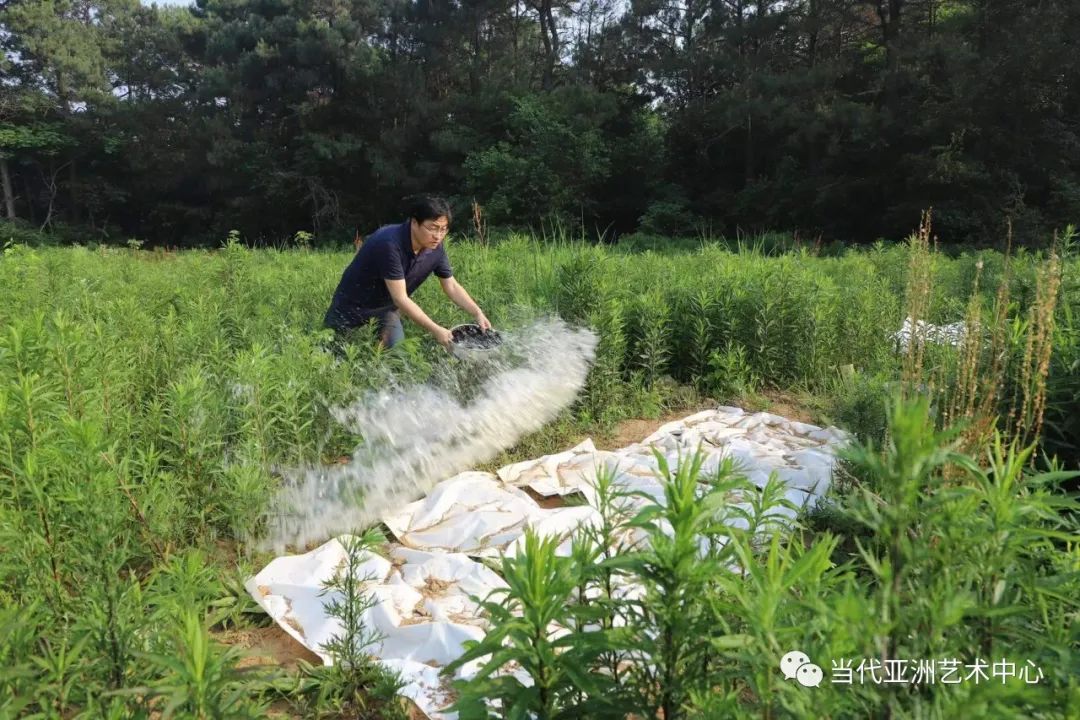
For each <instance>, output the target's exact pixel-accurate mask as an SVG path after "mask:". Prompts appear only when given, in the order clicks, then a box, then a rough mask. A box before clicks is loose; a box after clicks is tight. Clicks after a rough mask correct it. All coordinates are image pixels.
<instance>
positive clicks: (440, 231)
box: [413, 215, 450, 250]
mask: <svg viewBox="0 0 1080 720" xmlns="http://www.w3.org/2000/svg"><path fill="white" fill-rule="evenodd" d="M413 230H414V233H413V237H414V238H416V241H417V244H419V245H420V247H421V248H423V249H425V250H434V249H435V248H437V247H439V243H441V242H442V241H443V238H445V237H446V233H447V232H449V230H450V220H449V219H448V218H447V217H446V216H445V215H440V216H439V217H437V218H435V219H433V220H425V221H424V222H422V223H418V222H416V221H415V220H413Z"/></svg>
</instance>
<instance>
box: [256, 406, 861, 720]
mask: <svg viewBox="0 0 1080 720" xmlns="http://www.w3.org/2000/svg"><path fill="white" fill-rule="evenodd" d="M846 442H847V437H846V436H845V434H844V433H843V432H842V431H839V430H837V429H836V428H828V429H822V428H819V427H816V426H813V425H807V424H804V423H799V422H793V421H790V420H787V419H786V418H783V417H780V416H778V415H773V414H770V413H753V414H750V413H745V412H744V411H742V410H741V409H739V408H730V407H720V408H717V409H716V410H707V411H704V412H700V413H697V414H695V415H691V416H690V417H687V418H684V419H682V420H679V421H676V422H671V423H668V424H666V425H664V426H663V427H661V428H660V429H659V430H657V431H656V432H655V433H653V434H652V435H650V436H649V437H648V438H646V439H645V440H644V441H643V442H641V443H636V444H634V445H630V446H629V447H626V448H622V449H620V450H618V451H615V452H605V451H600V450H597V449H596V447H595V445H594V444H593V443H592V441H591V440H586V441H585V442H583V443H581V444H580V445H578V446H576V447H574V448H572V449H570V450H567V451H565V452H562V453H557V454H554V455H548V456H545V457H542V458H538V459H536V460H530V461H526V462H521V463H515V464H513V465H508V466H506V467H503V468H501V469H499V470H498V472H497V473H496V474H494V475H493V474H491V473H482V472H464V473H461V474H459V475H455V476H454V477H451V478H448V479H446V480H444V481H442V482H440V483H439V484H438V485H436V486H435V487H434V489H433V490H432V491H431V492H430V493H429V494H428V495H427V497H424V498H422V499H421V500H418V501H416V502H413V503H409V504H407V505H405V506H404V507H402V508H401V509H400V510H398V511H395V512H391V513H387V514H385V515H384V516H383V518H382V519H383V522H384V523H385V525H386V526H387V527H388V528H389V529H390V532H391V533H392V534H393V536H394V538H395V540H396V541H397V542H396V543H395V544H394V545H392V546H391V547H390V548H389V549H388V550H387V557H385V558H384V557H380V556H378V555H375V554H370V553H369V554H368V555H367V556H365V558H364V566H363V571H364V574H365V575H366V576H368V577H370V580H369V582H368V583H367V585H366V586H365V588H364V589H365V591H366V592H368V593H371V594H372V595H373V596H374V597H375V598H376V599H377V604H376V605H375V606H374V607H372V608H371V609H370V610H369V611H368V612H367V613H366V614H365V616H364V622H365V624H366V625H367V626H369V627H371V628H373V629H374V630H376V631H377V632H379V633H380V634H381V635H382V636H383V640H382V641H381V642H380V643H379V644H377V645H376V646H375V647H374V648H373V649H372V654H373V655H375V656H376V657H378V658H379V659H380V661H382V662H383V663H384V664H385V665H386V666H388V667H390V668H392V669H394V670H396V671H398V672H399V673H400V674H401V676H402V678H403V680H404V681H405V682H406V683H407V686H406V688H405V689H404V690H403V694H404V695H405V696H406V697H408V698H410V699H411V700H413V702H415V703H416V705H417V706H418V707H419V708H420V709H421V710H422V711H423V712H424V713H426V714H427V715H428V716H429V717H431V718H448V719H449V718H452V717H453V715H452V714H449V713H443V712H440V710H441V708H444V707H446V705H447V704H448V703H449V702H450V701H451V695H450V692H449V690H448V689H447V683H446V682H445V681H444V680H443V679H442V678H441V677H440V675H439V669H440V668H441V667H443V666H445V665H446V664H448V663H449V662H451V661H452V660H454V659H455V658H457V657H459V656H460V655H461V653H462V651H463V643H464V642H465V641H466V640H470V639H472V640H479V639H480V638H482V637H483V635H484V632H485V629H486V627H487V624H486V620H485V618H484V617H483V616H482V614H481V613H480V612H479V611H478V608H477V606H476V604H475V602H474V601H472V600H470V599H469V596H477V597H480V598H483V597H485V596H486V595H487V594H488V593H490V592H491V591H492V590H494V589H496V588H499V587H505V583H504V582H503V581H502V579H501V578H499V576H498V575H497V574H496V573H494V572H493V571H492V570H490V569H489V568H487V567H485V566H484V565H482V564H480V563H479V562H477V561H476V560H473V559H472V558H473V557H477V558H483V557H488V558H497V557H499V556H502V555H507V554H510V555H512V554H515V553H517V552H518V551H520V549H521V545H522V538H523V536H524V533H525V529H526V528H527V527H532V528H534V529H536V530H537V532H539V533H541V534H543V535H554V536H557V537H559V538H560V539H561V540H562V544H561V546H560V548H559V552H560V553H561V554H568V553H569V548H570V541H571V538H572V536H573V534H574V532H575V530H576V529H577V528H579V527H580V526H582V525H588V524H592V523H595V522H597V521H598V520H599V519H600V515H599V513H598V512H597V511H596V509H595V508H594V507H593V505H592V504H591V502H590V501H593V500H594V495H595V493H594V492H593V483H594V482H595V478H596V472H597V469H598V468H601V467H606V468H607V469H608V470H610V471H611V472H612V473H613V474H614V477H615V484H616V485H617V486H618V487H619V488H620V489H623V490H628V489H632V490H637V491H640V492H644V493H647V494H648V495H650V496H651V497H652V498H654V499H655V500H656V501H657V502H661V503H662V502H663V501H664V495H663V487H662V485H661V483H660V482H659V480H658V478H657V477H656V474H655V473H656V470H657V467H658V463H657V460H656V458H655V457H654V456H653V451H654V450H656V451H658V452H659V453H661V454H662V455H663V456H664V457H665V458H666V459H667V461H668V463H669V466H670V467H671V468H672V469H674V467H675V466H676V464H677V462H678V461H679V459H680V458H687V457H689V456H690V455H691V454H692V453H693V452H694V451H695V450H697V449H698V448H700V449H701V450H702V451H703V452H704V453H705V456H706V457H705V464H704V470H705V472H706V473H710V472H712V471H715V469H716V468H717V467H718V466H719V464H720V463H721V462H722V461H723V460H724V459H725V458H731V459H732V460H733V461H734V462H735V463H736V466H737V467H738V468H739V469H740V470H741V472H742V473H744V474H745V475H746V476H747V478H748V479H749V480H750V481H751V482H752V483H754V484H755V485H757V486H759V487H762V486H764V484H765V483H766V482H767V481H768V479H769V477H770V475H771V474H772V473H775V474H776V476H777V477H778V478H779V479H780V480H782V481H783V482H784V483H785V485H786V487H785V492H784V495H785V498H786V499H787V500H789V501H790V502H791V503H793V504H794V505H795V506H796V507H799V508H803V507H806V506H808V505H812V504H813V503H816V502H817V501H818V499H820V498H821V497H823V496H824V494H825V493H826V491H827V490H828V487H829V482H830V479H831V475H832V469H833V465H834V462H835V451H836V449H837V448H838V447H840V446H841V445H843V444H844V443H846ZM523 488H527V489H529V490H531V491H532V492H533V493H535V494H536V495H537V496H540V497H549V498H550V497H556V496H559V497H567V496H572V495H580V496H581V499H582V501H583V502H582V504H576V505H569V506H566V507H560V508H554V509H544V508H542V507H541V506H540V505H539V504H538V503H537V502H536V501H534V500H533V499H532V497H530V495H529V494H528V492H526V491H525V490H524V489H523ZM636 502H645V501H644V500H638V501H636ZM732 505H733V506H738V507H743V508H748V507H749V505H748V504H747V502H746V500H745V499H744V498H739V497H733V498H732ZM768 512H769V514H770V515H771V516H774V517H775V519H776V521H777V522H787V521H788V520H791V519H794V517H795V512H794V511H792V510H790V509H789V508H786V507H783V506H779V505H778V506H775V507H773V508H770V509H769V511H768ZM731 522H732V524H733V525H739V524H741V523H740V522H739V521H738V520H732V521H731ZM344 559H345V549H344V547H343V546H342V544H341V543H340V542H339V541H338V540H337V539H335V540H330V541H329V542H327V543H326V544H324V545H322V546H320V547H318V548H316V549H314V550H312V551H311V552H308V553H305V554H302V555H293V556H285V557H279V558H277V559H276V560H274V561H273V562H271V563H270V564H269V565H267V566H266V567H265V568H264V569H263V570H262V571H261V572H260V573H259V574H258V575H256V576H255V577H253V578H251V579H249V580H248V582H247V585H246V587H247V589H248V592H250V593H251V595H252V597H254V598H255V600H256V602H258V603H259V605H261V606H262V607H263V608H264V609H265V610H266V612H267V613H268V614H269V615H270V616H271V617H273V618H274V620H275V621H276V622H277V623H278V624H279V625H280V626H281V627H282V628H283V629H284V630H285V632H287V633H289V634H290V635H291V636H292V637H294V638H296V640H297V641H298V642H300V643H301V644H303V645H304V646H305V647H307V648H309V649H310V650H312V651H313V652H315V653H316V654H318V655H319V657H321V658H322V659H323V661H324V662H326V663H331V662H332V658H331V657H330V656H328V655H327V654H326V652H325V649H324V647H323V646H324V644H325V643H326V642H327V641H329V640H330V639H331V638H332V637H333V636H334V635H335V634H337V633H339V632H340V630H341V627H340V625H339V624H338V622H337V621H336V620H335V619H333V618H330V617H329V616H328V615H327V614H326V611H325V606H324V604H325V603H326V602H328V601H329V600H330V599H332V598H333V595H332V594H329V595H327V594H324V592H323V589H322V588H323V586H324V584H325V583H326V581H328V580H330V579H332V578H333V577H334V575H335V573H337V572H339V571H340V568H341V566H342V564H343V562H344ZM476 667H478V666H477V665H476V664H475V663H474V664H470V666H466V667H465V668H462V669H461V670H460V671H459V672H458V677H468V676H469V675H470V674H471V673H472V672H475V669H476Z"/></svg>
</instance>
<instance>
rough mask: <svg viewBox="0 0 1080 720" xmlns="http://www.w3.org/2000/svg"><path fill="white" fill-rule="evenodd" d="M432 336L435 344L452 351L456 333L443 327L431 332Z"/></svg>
mask: <svg viewBox="0 0 1080 720" xmlns="http://www.w3.org/2000/svg"><path fill="white" fill-rule="evenodd" d="M431 336H432V337H433V338H435V342H437V343H439V344H440V345H442V346H443V347H444V348H446V349H447V350H449V349H450V343H451V342H453V341H454V333H452V332H450V331H449V330H447V329H446V328H444V327H443V326H441V325H440V326H439V327H437V328H435V329H434V330H432V331H431Z"/></svg>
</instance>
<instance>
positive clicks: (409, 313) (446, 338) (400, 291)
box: [384, 279, 452, 347]
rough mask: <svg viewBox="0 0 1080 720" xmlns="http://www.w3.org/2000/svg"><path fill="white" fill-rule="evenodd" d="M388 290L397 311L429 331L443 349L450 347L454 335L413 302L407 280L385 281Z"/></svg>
mask: <svg viewBox="0 0 1080 720" xmlns="http://www.w3.org/2000/svg"><path fill="white" fill-rule="evenodd" d="M384 282H385V283H386V289H387V290H389V291H390V298H391V299H392V300H393V301H394V305H396V306H397V309H398V310H400V311H401V312H402V313H404V314H405V317H407V318H409V319H410V320H412V321H413V322H414V323H416V324H417V325H419V326H420V327H422V328H424V329H425V330H427V331H428V332H429V333H431V334H432V336H433V337H434V338H435V340H436V342H438V343H439V344H440V345H442V346H443V347H449V346H450V340H451V338H452V335H451V333H450V331H449V330H447V329H446V328H444V327H443V326H442V325H440V324H439V323H437V322H435V321H434V320H432V319H431V318H429V317H428V315H427V313H426V312H424V310H423V308H421V307H420V306H419V305H417V304H416V303H415V302H413V299H412V298H410V297H409V293H408V291H407V290H406V288H405V280H404V279H402V280H384Z"/></svg>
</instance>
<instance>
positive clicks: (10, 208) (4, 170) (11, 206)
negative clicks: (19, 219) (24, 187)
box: [0, 156, 15, 220]
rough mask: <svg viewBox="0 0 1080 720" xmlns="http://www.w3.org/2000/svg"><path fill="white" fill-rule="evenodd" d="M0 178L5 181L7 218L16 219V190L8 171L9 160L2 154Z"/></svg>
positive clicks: (0, 158) (0, 157)
mask: <svg viewBox="0 0 1080 720" xmlns="http://www.w3.org/2000/svg"><path fill="white" fill-rule="evenodd" d="M0 179H2V180H3V183H4V210H5V211H6V212H7V219H8V220H14V219H15V192H14V191H13V190H12V189H11V175H10V173H9V172H8V161H7V158H6V157H2V156H0Z"/></svg>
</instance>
